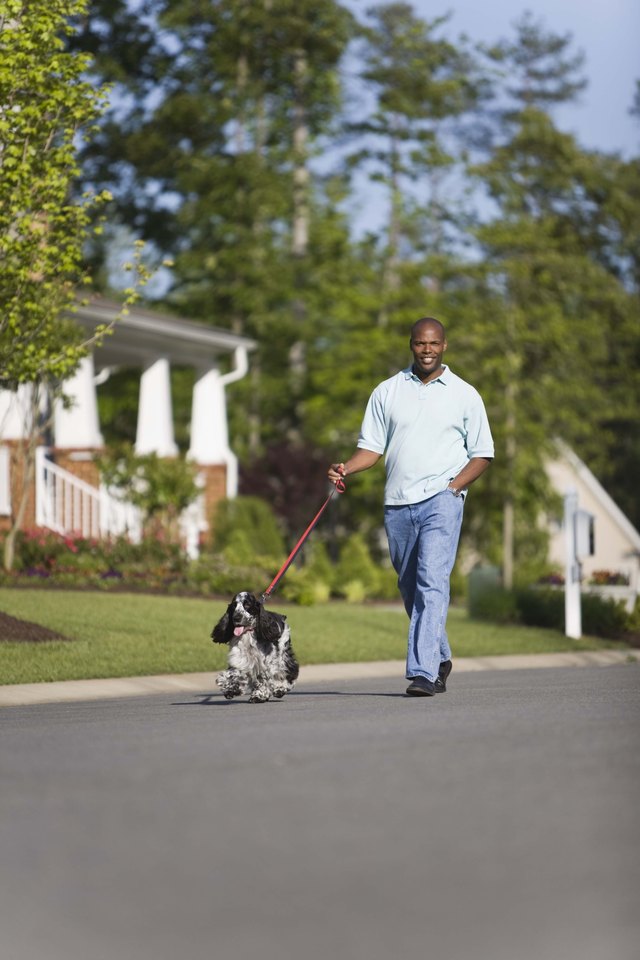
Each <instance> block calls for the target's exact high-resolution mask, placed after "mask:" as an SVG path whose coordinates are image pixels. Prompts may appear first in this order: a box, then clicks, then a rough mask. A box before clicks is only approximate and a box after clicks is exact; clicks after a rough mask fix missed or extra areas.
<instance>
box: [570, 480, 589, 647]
mask: <svg viewBox="0 0 640 960" xmlns="http://www.w3.org/2000/svg"><path fill="white" fill-rule="evenodd" d="M564 529H565V538H566V540H565V542H566V562H565V576H564V632H565V634H566V636H567V637H571V638H572V639H574V640H579V639H580V637H581V636H582V609H581V604H580V581H581V579H582V568H581V564H580V561H581V560H582V558H583V557H591V556H593V554H594V552H595V535H594V534H595V529H594V517H593V514H591V513H588V512H587V511H586V510H579V509H578V494H577V493H576V491H575V490H569V491H567V493H566V494H565V497H564Z"/></svg>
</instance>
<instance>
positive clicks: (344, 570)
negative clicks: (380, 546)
mask: <svg viewBox="0 0 640 960" xmlns="http://www.w3.org/2000/svg"><path fill="white" fill-rule="evenodd" d="M355 583H358V584H360V586H358V587H354V586H349V585H350V584H355ZM379 584H380V570H379V569H378V567H377V566H376V565H375V563H374V562H373V559H372V557H371V554H370V552H369V548H368V546H367V544H366V541H365V539H364V537H363V536H362V535H361V534H359V533H354V534H352V536H351V537H349V539H348V540H347V541H346V543H345V544H344V546H343V548H342V550H341V551H340V560H339V562H338V564H337V567H336V572H335V592H336V594H337V595H338V596H341V597H346V596H347V594H348V593H349V594H350V595H353V594H354V593H362V599H365V598H366V597H367V596H376V592H377V590H378V587H379ZM353 602H355V601H353Z"/></svg>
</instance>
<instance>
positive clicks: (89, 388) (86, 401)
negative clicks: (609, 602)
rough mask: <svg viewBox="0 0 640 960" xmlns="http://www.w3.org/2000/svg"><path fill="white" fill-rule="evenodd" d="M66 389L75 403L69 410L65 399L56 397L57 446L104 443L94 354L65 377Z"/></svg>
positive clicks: (74, 446)
mask: <svg viewBox="0 0 640 960" xmlns="http://www.w3.org/2000/svg"><path fill="white" fill-rule="evenodd" d="M64 392H65V394H66V395H67V396H68V397H70V398H71V400H72V401H73V405H72V406H71V407H70V408H69V409H67V410H65V408H64V406H63V404H62V401H60V400H56V401H55V405H54V421H53V434H54V443H55V446H56V447H60V448H62V449H71V448H81V449H87V448H88V449H95V448H96V447H101V446H103V444H104V440H103V438H102V434H101V433H100V424H99V421H98V401H97V398H96V386H95V383H94V367H93V357H92V356H91V355H89V356H88V357H84V358H83V359H82V360H81V361H80V365H79V367H78V369H77V370H76V372H75V374H74V375H73V377H71V378H70V379H69V380H65V383H64Z"/></svg>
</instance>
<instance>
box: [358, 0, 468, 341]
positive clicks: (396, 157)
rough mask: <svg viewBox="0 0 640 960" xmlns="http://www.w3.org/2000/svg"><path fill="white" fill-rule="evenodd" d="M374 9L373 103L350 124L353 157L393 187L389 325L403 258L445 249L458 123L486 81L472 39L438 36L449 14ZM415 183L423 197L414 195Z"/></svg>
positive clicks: (367, 58)
mask: <svg viewBox="0 0 640 960" xmlns="http://www.w3.org/2000/svg"><path fill="white" fill-rule="evenodd" d="M369 16H370V18H371V22H370V24H368V25H366V26H364V27H362V30H361V32H362V38H363V40H362V51H361V57H362V71H361V80H362V82H363V84H364V86H365V95H366V96H370V95H371V94H373V106H372V109H371V111H370V113H369V114H368V115H365V117H364V118H359V119H357V120H356V121H355V122H353V123H352V124H351V132H352V134H353V135H354V136H357V137H358V139H359V141H360V144H361V145H360V147H359V149H358V150H357V151H356V152H355V153H354V154H352V156H351V158H350V164H351V165H352V166H355V167H357V168H361V169H364V170H366V171H367V172H368V174H369V176H370V178H371V180H372V181H374V182H377V183H380V184H382V185H384V187H385V188H386V191H387V195H388V207H389V215H388V220H387V224H386V231H385V232H386V238H385V244H384V245H385V249H384V256H383V262H382V265H381V272H382V276H381V282H380V287H381V290H380V310H379V315H378V323H379V324H380V325H382V326H384V325H385V324H386V323H387V322H388V319H389V314H390V312H391V311H392V310H393V309H394V308H395V307H396V306H397V300H398V292H399V290H400V288H401V287H402V286H404V280H405V278H404V277H403V276H402V264H403V262H406V261H408V260H410V259H411V258H412V256H414V255H415V253H416V250H417V251H419V252H420V253H424V252H425V251H426V252H428V253H433V252H437V253H442V252H444V249H445V246H446V244H445V235H446V229H447V223H448V221H449V222H450V221H451V219H452V217H451V215H450V213H448V212H445V204H444V203H443V197H442V196H441V183H442V181H443V180H444V179H445V177H446V176H447V174H449V173H450V172H451V171H452V169H453V168H454V166H455V163H456V160H457V159H458V158H457V157H456V154H455V152H454V151H455V146H456V137H455V136H454V128H453V123H454V121H456V120H457V119H458V118H460V117H461V115H463V114H464V113H465V112H468V111H470V110H471V109H472V108H473V107H474V106H477V104H478V102H479V100H480V99H481V97H482V95H483V92H484V83H483V82H482V80H481V78H480V76H479V73H478V70H477V67H476V64H475V61H474V59H473V57H472V56H471V54H470V52H469V51H468V50H467V49H466V48H465V46H463V44H462V43H461V42H460V43H459V44H458V45H454V44H452V43H450V42H449V41H448V40H446V39H444V38H442V37H439V36H438V31H439V29H440V28H441V27H442V26H443V25H444V24H445V23H446V21H447V19H448V18H447V17H442V18H439V19H437V20H434V21H432V22H428V21H425V20H422V19H421V18H419V17H416V16H415V13H414V11H413V9H412V7H411V6H410V4H407V3H388V4H383V5H380V6H376V7H374V8H372V9H371V10H370V11H369ZM457 146H458V148H459V143H458V144H457ZM416 187H417V188H418V193H419V194H422V202H417V201H416V200H415V199H413V200H412V199H411V197H412V191H414V190H415V189H416ZM425 194H426V196H425Z"/></svg>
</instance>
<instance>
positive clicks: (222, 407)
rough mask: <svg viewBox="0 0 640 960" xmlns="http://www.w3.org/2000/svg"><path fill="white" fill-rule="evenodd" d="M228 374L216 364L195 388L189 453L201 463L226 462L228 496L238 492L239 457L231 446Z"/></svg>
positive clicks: (199, 376)
mask: <svg viewBox="0 0 640 960" xmlns="http://www.w3.org/2000/svg"><path fill="white" fill-rule="evenodd" d="M225 383H226V379H225V377H222V376H221V375H220V371H219V370H218V369H217V367H211V368H210V369H208V370H205V371H201V372H200V373H199V375H198V376H197V378H196V382H195V385H194V387H193V399H192V406H191V446H190V447H189V452H188V454H187V456H188V458H189V459H190V460H194V461H195V462H196V463H198V464H200V465H201V466H212V465H216V464H225V465H226V468H227V496H228V497H235V496H236V494H237V492H238V458H237V457H236V455H235V454H234V453H233V452H232V451H231V450H230V448H229V430H228V426H227V401H226V396H225V391H224V388H225Z"/></svg>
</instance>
